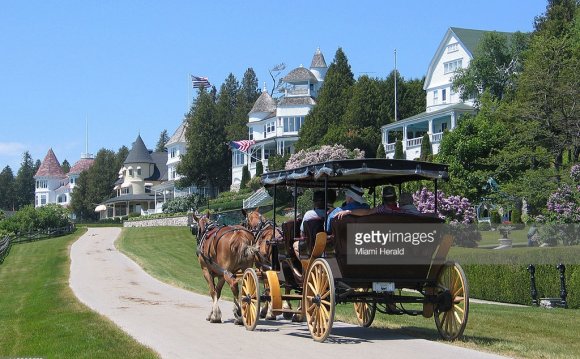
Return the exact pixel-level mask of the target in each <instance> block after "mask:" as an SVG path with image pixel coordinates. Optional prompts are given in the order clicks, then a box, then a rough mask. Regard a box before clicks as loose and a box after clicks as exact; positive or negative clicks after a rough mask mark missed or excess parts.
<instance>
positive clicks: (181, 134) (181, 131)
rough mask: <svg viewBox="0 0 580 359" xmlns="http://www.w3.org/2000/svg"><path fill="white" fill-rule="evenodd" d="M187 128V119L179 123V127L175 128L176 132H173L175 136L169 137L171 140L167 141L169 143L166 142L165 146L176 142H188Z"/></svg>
mask: <svg viewBox="0 0 580 359" xmlns="http://www.w3.org/2000/svg"><path fill="white" fill-rule="evenodd" d="M186 130H187V119H185V120H183V122H181V125H179V127H177V130H175V133H173V136H171V138H169V141H167V143H166V144H165V147H169V146H171V145H173V144H175V143H180V142H183V143H184V142H187V141H186V139H185V131H186Z"/></svg>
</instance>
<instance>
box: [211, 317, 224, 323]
mask: <svg viewBox="0 0 580 359" xmlns="http://www.w3.org/2000/svg"><path fill="white" fill-rule="evenodd" d="M209 322H210V323H221V322H222V320H221V319H220V318H212V319H210V321H209Z"/></svg>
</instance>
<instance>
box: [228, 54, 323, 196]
mask: <svg viewBox="0 0 580 359" xmlns="http://www.w3.org/2000/svg"><path fill="white" fill-rule="evenodd" d="M327 70H328V66H327V65H326V61H325V60H324V55H323V54H322V52H320V49H317V50H316V53H315V54H314V56H313V58H312V62H311V64H310V68H308V69H307V68H305V67H303V66H302V65H301V66H300V67H297V68H295V69H293V70H292V71H290V72H289V73H288V74H287V75H286V76H285V77H284V78H282V81H283V88H282V93H283V95H282V97H281V98H280V99H279V100H278V101H276V100H275V99H273V98H272V96H270V94H269V93H268V91H267V89H266V87H265V86H264V88H263V90H262V94H261V95H260V97H259V98H258V99H257V100H256V102H255V103H254V106H253V107H252V109H251V110H250V112H249V113H248V124H247V126H248V139H249V140H253V141H255V144H254V145H252V146H251V147H250V150H249V154H248V153H246V152H242V151H239V150H233V151H232V184H231V188H232V190H235V189H238V188H239V186H240V182H241V179H242V168H243V166H244V165H247V166H248V169H249V170H250V174H251V175H252V176H254V175H255V174H256V162H257V161H262V164H263V166H264V170H265V171H266V170H267V168H268V158H269V157H270V156H271V155H276V154H278V155H284V154H288V153H289V154H293V153H294V144H295V143H296V141H298V131H299V130H300V128H301V127H302V125H303V124H304V118H305V117H306V115H307V114H308V113H309V112H310V110H311V109H312V108H313V107H314V106H315V105H316V97H317V96H318V91H319V90H320V87H321V86H322V83H323V82H324V77H325V76H326V71H327Z"/></svg>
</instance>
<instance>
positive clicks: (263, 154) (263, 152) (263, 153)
mask: <svg viewBox="0 0 580 359" xmlns="http://www.w3.org/2000/svg"><path fill="white" fill-rule="evenodd" d="M262 163H264V145H262Z"/></svg>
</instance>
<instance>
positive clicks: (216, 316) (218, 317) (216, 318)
mask: <svg viewBox="0 0 580 359" xmlns="http://www.w3.org/2000/svg"><path fill="white" fill-rule="evenodd" d="M224 283H225V280H224V279H223V278H221V277H220V279H218V283H217V285H216V288H215V292H216V294H215V300H214V302H213V308H212V313H213V314H212V315H213V316H212V318H211V320H210V322H211V323H221V322H222V311H221V309H220V307H219V305H218V301H219V300H220V297H221V293H222V288H223V286H224Z"/></svg>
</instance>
